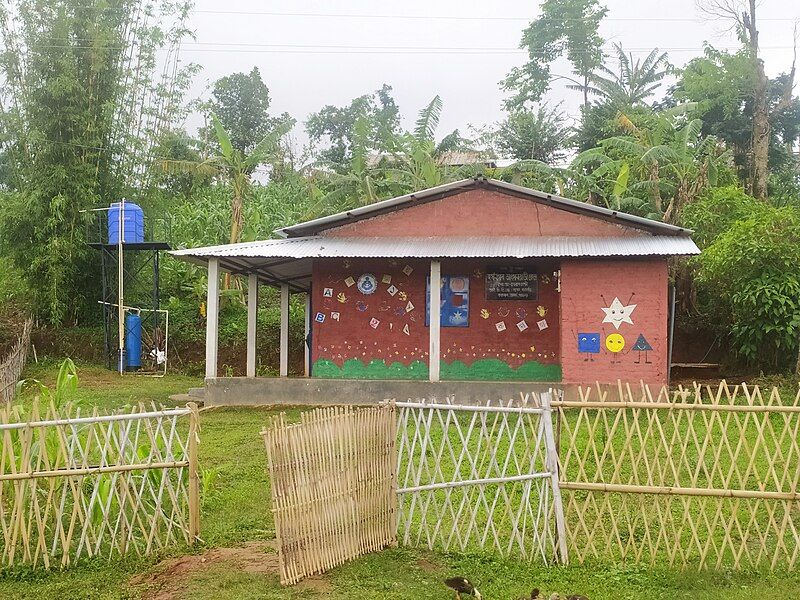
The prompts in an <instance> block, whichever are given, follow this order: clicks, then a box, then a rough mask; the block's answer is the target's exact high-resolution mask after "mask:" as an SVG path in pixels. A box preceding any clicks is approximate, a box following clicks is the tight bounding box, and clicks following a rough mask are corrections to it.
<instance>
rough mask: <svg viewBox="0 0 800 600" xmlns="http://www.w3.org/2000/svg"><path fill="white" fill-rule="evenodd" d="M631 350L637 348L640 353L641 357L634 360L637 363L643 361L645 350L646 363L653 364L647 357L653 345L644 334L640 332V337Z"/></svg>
mask: <svg viewBox="0 0 800 600" xmlns="http://www.w3.org/2000/svg"><path fill="white" fill-rule="evenodd" d="M631 350H636V351H637V352H638V353H639V358H637V359H636V360H635V361H634V362H635V363H636V364H637V365H638V364H639V363H641V362H642V352H644V364H646V365H649V364H652V362H651V361H650V360H648V358H647V353H648V352H652V351H653V346H651V345H650V342H648V341H647V339H646V338H645V337H644V334H642V333H640V334H639V337H638V338H637V339H636V343H635V344H634V345H633V348H631Z"/></svg>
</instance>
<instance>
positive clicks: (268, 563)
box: [131, 542, 331, 600]
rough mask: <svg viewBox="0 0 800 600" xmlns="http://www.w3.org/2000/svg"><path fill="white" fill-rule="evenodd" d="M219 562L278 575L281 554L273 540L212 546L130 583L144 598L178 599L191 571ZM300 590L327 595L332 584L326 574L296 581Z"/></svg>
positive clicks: (159, 565)
mask: <svg viewBox="0 0 800 600" xmlns="http://www.w3.org/2000/svg"><path fill="white" fill-rule="evenodd" d="M220 565H223V566H228V567H230V568H234V569H237V570H239V571H243V572H245V573H256V574H265V575H275V576H278V553H277V550H276V549H275V543H274V542H248V543H246V544H245V545H243V546H241V547H239V548H213V549H211V550H207V551H206V552H203V553H202V554H192V555H186V556H181V557H178V558H171V559H169V560H165V561H163V562H161V563H159V564H158V565H157V566H156V567H155V568H153V570H151V571H150V572H148V573H145V574H142V575H137V576H136V577H134V578H133V579H132V580H131V584H132V585H134V586H136V587H140V588H142V598H144V599H145V600H175V599H176V598H179V597H180V596H179V594H180V593H181V592H182V591H183V590H184V589H185V588H186V582H187V580H188V579H190V578H191V576H192V573H193V572H195V571H199V570H201V569H207V568H209V567H211V566H214V567H218V566H220ZM297 588H298V589H308V590H313V591H315V592H317V593H320V594H324V593H328V592H330V591H331V584H330V583H329V582H328V581H327V580H326V579H324V578H323V577H311V578H308V579H305V580H303V581H301V582H300V583H299V584H297Z"/></svg>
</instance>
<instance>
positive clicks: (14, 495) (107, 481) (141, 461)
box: [0, 403, 199, 568]
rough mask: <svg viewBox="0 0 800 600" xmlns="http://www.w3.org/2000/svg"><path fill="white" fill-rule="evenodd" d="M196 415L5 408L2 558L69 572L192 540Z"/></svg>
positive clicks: (0, 420) (0, 473) (0, 418)
mask: <svg viewBox="0 0 800 600" xmlns="http://www.w3.org/2000/svg"><path fill="white" fill-rule="evenodd" d="M196 419H197V414H196V409H194V408H190V407H187V408H185V409H171V410H155V409H153V410H151V411H146V410H145V409H144V408H143V407H139V408H136V409H133V410H132V411H131V412H129V413H118V414H112V415H100V414H98V412H97V411H96V410H95V412H93V413H91V414H89V415H82V414H81V413H80V411H79V410H78V409H74V410H72V409H61V410H57V409H56V408H55V406H53V405H52V404H51V405H49V406H47V407H46V408H45V409H40V407H39V404H38V403H34V405H33V407H32V408H31V409H30V410H29V411H27V412H26V413H25V414H23V413H22V412H21V409H20V408H19V407H11V406H10V405H7V406H6V407H5V408H4V409H2V410H0V436H2V439H1V440H0V444H2V452H1V453H0V534H2V536H1V537H0V556H1V557H2V562H3V564H5V565H15V564H20V563H25V564H30V565H33V566H44V567H45V568H50V567H52V566H61V567H64V566H67V565H69V564H71V563H73V562H74V561H77V560H78V559H80V558H82V557H92V556H104V557H112V556H124V555H126V554H131V553H133V554H137V555H144V554H148V553H151V552H153V551H155V550H159V549H162V548H166V547H168V546H170V545H173V544H175V543H178V542H181V541H185V542H189V541H191V540H190V533H193V536H196V535H197V533H199V531H194V532H191V531H190V520H191V521H192V522H191V525H193V526H194V527H195V528H197V527H199V521H196V520H194V519H190V516H189V513H190V510H189V506H188V500H189V498H188V496H189V493H188V489H187V488H188V487H189V480H190V475H192V474H193V475H194V477H192V479H193V480H194V484H195V486H196V471H197V466H196V462H195V463H194V464H193V465H190V454H195V455H196V453H193V452H191V450H192V448H196V439H195V441H194V442H191V441H190V437H191V436H192V435H194V436H196V435H197V420H196Z"/></svg>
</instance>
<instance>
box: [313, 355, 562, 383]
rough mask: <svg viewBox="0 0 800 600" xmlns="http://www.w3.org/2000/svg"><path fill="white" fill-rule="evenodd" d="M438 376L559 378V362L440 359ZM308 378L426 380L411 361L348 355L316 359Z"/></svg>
mask: <svg viewBox="0 0 800 600" xmlns="http://www.w3.org/2000/svg"><path fill="white" fill-rule="evenodd" d="M440 374H441V379H442V380H445V381H561V366H560V365H543V364H541V363H540V362H538V361H535V360H533V361H528V362H526V363H523V364H522V365H520V366H519V367H517V368H516V369H515V368H513V367H510V366H509V365H507V364H506V363H504V362H503V361H501V360H499V359H497V358H486V359H482V360H476V361H475V362H473V363H472V364H471V365H467V364H465V363H463V362H461V361H458V360H456V361H453V362H452V363H445V362H442V366H441V373H440ZM311 375H312V377H319V378H327V379H408V380H426V379H428V365H426V364H425V363H423V362H421V361H418V360H417V361H414V362H412V363H411V364H410V365H408V366H406V365H404V364H403V363H400V362H393V363H391V364H388V365H387V364H386V362H385V361H383V360H380V359H373V360H371V361H370V362H369V363H367V364H364V363H363V362H361V361H360V360H359V359H357V358H351V359H350V360H347V361H345V362H344V364H343V365H342V366H341V367H340V366H338V365H337V364H336V363H334V362H332V361H330V360H327V359H319V360H317V361H316V362H315V363H314V365H313V367H312V370H311Z"/></svg>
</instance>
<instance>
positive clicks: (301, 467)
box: [262, 406, 397, 585]
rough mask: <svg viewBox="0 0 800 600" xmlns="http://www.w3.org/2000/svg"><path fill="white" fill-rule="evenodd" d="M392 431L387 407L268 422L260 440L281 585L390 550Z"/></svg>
mask: <svg viewBox="0 0 800 600" xmlns="http://www.w3.org/2000/svg"><path fill="white" fill-rule="evenodd" d="M396 427H397V418H396V411H395V410H394V408H393V407H391V406H381V407H375V408H362V409H355V408H352V407H332V408H319V409H316V410H313V411H309V412H306V413H303V414H302V416H301V421H300V423H295V424H290V423H287V421H286V418H285V416H284V415H279V416H277V417H273V418H272V419H271V420H270V422H269V424H268V427H267V428H266V429H265V430H264V431H263V432H262V435H263V436H264V440H265V443H266V447H267V457H268V462H269V470H270V480H271V488H272V512H273V514H274V517H275V532H276V537H277V541H278V554H279V561H280V568H281V583H282V584H285V585H286V584H293V583H296V582H298V581H299V580H300V579H302V578H303V577H306V576H309V575H313V574H317V573H322V572H324V571H326V570H328V569H330V568H332V567H335V566H337V565H340V564H342V563H344V562H346V561H348V560H351V559H353V558H356V557H358V556H360V555H362V554H366V553H368V552H374V551H376V550H380V549H382V548H384V547H386V546H387V545H390V544H394V542H395V523H396V516H395V512H396V504H397V501H396V495H395V491H394V489H395V488H394V482H395V461H396V457H395V435H396Z"/></svg>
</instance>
